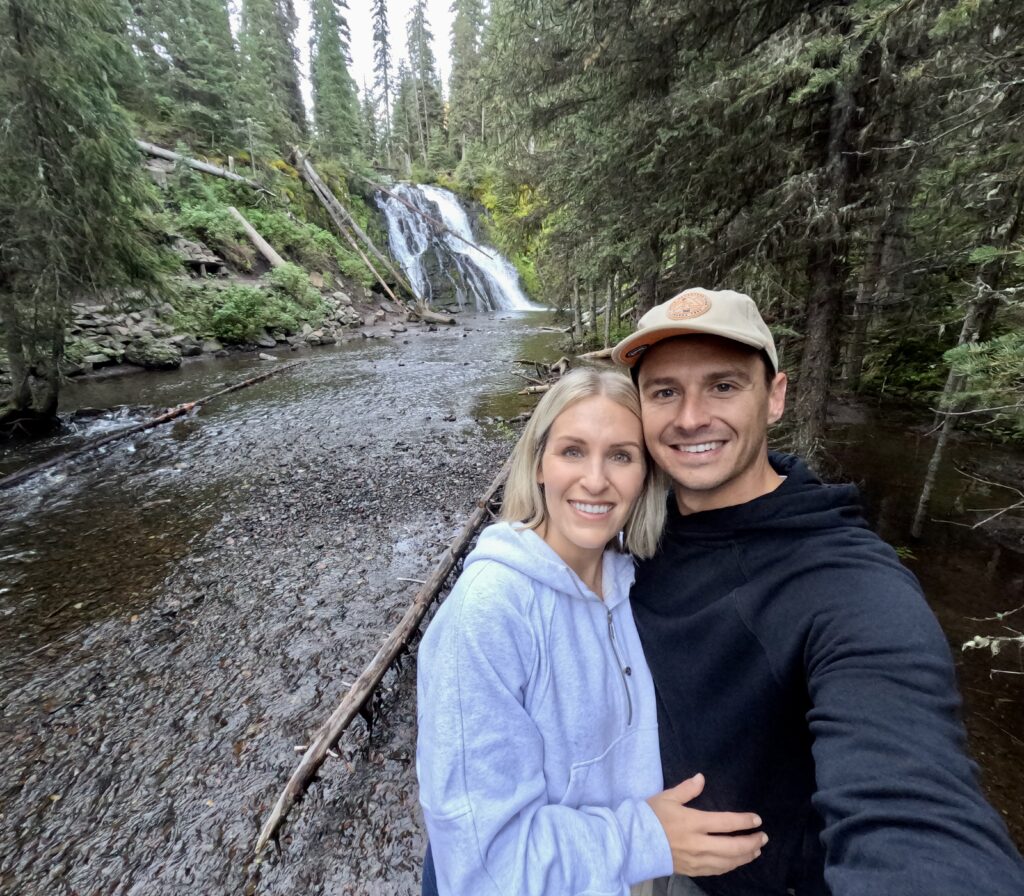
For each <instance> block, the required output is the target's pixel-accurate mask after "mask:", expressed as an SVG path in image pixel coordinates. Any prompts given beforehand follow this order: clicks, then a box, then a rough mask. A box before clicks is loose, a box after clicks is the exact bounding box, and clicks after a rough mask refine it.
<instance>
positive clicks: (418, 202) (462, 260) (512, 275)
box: [377, 184, 540, 311]
mask: <svg viewBox="0 0 1024 896" xmlns="http://www.w3.org/2000/svg"><path fill="white" fill-rule="evenodd" d="M392 192H393V193H394V194H395V195H396V196H399V197H401V199H403V200H405V202H406V203H408V205H405V204H404V203H403V202H401V201H399V200H398V199H396V198H394V197H393V196H388V197H385V196H384V195H383V194H381V193H378V194H377V205H378V207H379V208H380V209H381V211H383V212H384V216H385V218H386V219H387V224H388V244H389V245H390V246H391V254H392V255H393V256H394V257H395V258H396V259H397V260H398V262H399V263H400V264H401V265H402V269H403V270H404V271H405V274H406V276H407V277H408V278H409V282H410V284H411V285H412V287H413V288H414V289H415V290H416V291H417V292H418V293H419V294H420V295H421V296H422V297H423V298H424V299H426V300H427V301H428V302H432V303H435V304H442V303H445V302H453V301H454V302H457V303H458V305H459V306H460V307H464V306H465V305H467V304H469V305H472V306H473V307H475V308H476V309H477V310H478V311H530V310H536V309H538V308H539V307H540V306H538V305H535V304H533V303H532V302H531V301H530V300H529V299H528V298H527V297H526V295H525V294H524V293H523V290H522V288H521V287H520V285H519V274H518V272H517V271H516V269H515V267H513V265H512V263H511V262H510V261H509V260H508V259H507V258H505V257H504V256H503V255H502V254H501V253H500V252H498V250H497V249H493V248H491V247H490V246H480V244H479V243H478V242H477V240H476V238H475V237H474V236H473V232H472V230H471V228H470V226H469V218H468V217H467V215H466V212H465V210H464V209H463V208H462V206H461V205H460V204H459V200H458V199H457V198H456V197H455V194H454V193H450V192H449V191H448V190H442V189H441V188H440V187H433V186H414V185H412V184H399V185H398V186H396V187H395V188H394V189H393V191H392ZM409 206H412V207H413V208H416V209H417V210H418V211H419V212H421V214H416V213H415V212H413V211H412V210H411V209H410V208H409ZM428 219H433V221H436V222H440V223H441V224H443V225H444V227H445V228H446V229H444V230H442V229H441V228H440V227H438V226H436V225H435V224H434V223H432V222H431V220H428ZM473 244H475V245H473ZM478 246H479V248H478Z"/></svg>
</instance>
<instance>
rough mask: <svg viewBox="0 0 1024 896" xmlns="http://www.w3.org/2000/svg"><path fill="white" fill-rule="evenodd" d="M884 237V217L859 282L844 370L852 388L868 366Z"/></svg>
mask: <svg viewBox="0 0 1024 896" xmlns="http://www.w3.org/2000/svg"><path fill="white" fill-rule="evenodd" d="M884 239H885V223H884V221H882V222H881V223H879V224H878V225H877V227H876V228H875V233H874V236H873V237H872V239H871V242H870V243H869V244H868V247H867V250H866V252H865V254H864V262H863V265H862V267H861V270H860V278H859V280H858V282H857V298H856V299H855V300H854V303H853V321H852V323H851V326H850V341H849V342H848V343H847V345H846V356H845V358H844V360H843V374H842V379H843V385H844V386H845V387H846V388H847V389H848V390H850V391H851V392H856V391H857V390H858V389H859V388H860V374H861V369H862V368H863V366H864V346H865V344H866V342H867V333H868V322H869V321H870V320H871V315H872V314H873V313H874V310H875V299H876V295H877V292H878V274H879V268H880V266H881V262H882V242H883V241H884Z"/></svg>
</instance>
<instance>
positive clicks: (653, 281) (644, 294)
mask: <svg viewBox="0 0 1024 896" xmlns="http://www.w3.org/2000/svg"><path fill="white" fill-rule="evenodd" d="M644 261H645V264H644V265H643V267H642V269H641V271H640V273H639V275H638V276H637V301H636V309H635V310H636V320H640V318H641V317H643V316H644V315H645V314H646V313H647V312H648V311H650V310H651V309H652V308H653V307H654V306H655V305H656V304H657V303H658V276H659V275H660V273H661V237H660V236H654V237H651V239H650V241H649V242H648V245H647V252H646V253H645V259H644ZM635 322H636V321H634V323H635Z"/></svg>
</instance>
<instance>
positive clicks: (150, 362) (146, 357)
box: [124, 340, 181, 370]
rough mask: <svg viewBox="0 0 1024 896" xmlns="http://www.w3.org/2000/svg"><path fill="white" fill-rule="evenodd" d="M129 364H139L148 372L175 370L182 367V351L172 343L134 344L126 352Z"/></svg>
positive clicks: (126, 359) (157, 341) (139, 342)
mask: <svg viewBox="0 0 1024 896" xmlns="http://www.w3.org/2000/svg"><path fill="white" fill-rule="evenodd" d="M124 359H125V361H127V362H128V363H129V364H137V365H138V366H139V367H145V368H146V369H147V370H173V369H174V368H175V367H180V366H181V349H180V348H178V346H176V345H173V344H172V343H170V342H162V341H160V340H153V341H152V342H142V341H138V342H133V343H131V344H130V345H129V346H128V347H127V348H126V349H125V352H124Z"/></svg>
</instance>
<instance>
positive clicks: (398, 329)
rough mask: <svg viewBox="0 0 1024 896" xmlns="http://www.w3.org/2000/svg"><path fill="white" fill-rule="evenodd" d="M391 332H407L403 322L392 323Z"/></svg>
mask: <svg viewBox="0 0 1024 896" xmlns="http://www.w3.org/2000/svg"><path fill="white" fill-rule="evenodd" d="M391 332H392V333H404V332H406V328H405V326H403V325H402V324H392V325H391Z"/></svg>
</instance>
